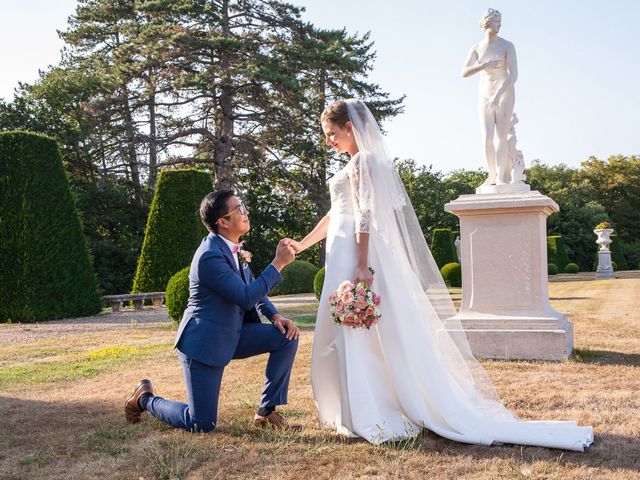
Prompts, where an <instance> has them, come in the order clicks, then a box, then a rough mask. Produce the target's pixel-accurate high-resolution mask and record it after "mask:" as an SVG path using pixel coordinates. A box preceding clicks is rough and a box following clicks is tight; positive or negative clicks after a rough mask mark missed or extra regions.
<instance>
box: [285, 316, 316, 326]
mask: <svg viewBox="0 0 640 480" xmlns="http://www.w3.org/2000/svg"><path fill="white" fill-rule="evenodd" d="M287 318H289V319H291V320H293V321H294V322H295V324H296V325H298V326H299V327H312V326H314V325H315V324H316V314H315V312H314V313H302V314H297V315H289V316H288V317H287Z"/></svg>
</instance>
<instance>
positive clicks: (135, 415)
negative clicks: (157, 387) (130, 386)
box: [124, 379, 153, 423]
mask: <svg viewBox="0 0 640 480" xmlns="http://www.w3.org/2000/svg"><path fill="white" fill-rule="evenodd" d="M143 393H150V394H151V395H153V386H152V385H151V380H147V379H144V380H140V383H138V385H136V388H135V390H134V391H133V393H132V394H131V396H130V397H129V398H127V401H126V402H124V417H125V418H126V419H127V422H129V423H138V422H139V421H140V415H141V414H142V412H144V410H143V409H142V408H140V405H138V400H140V397H141V396H142V394H143Z"/></svg>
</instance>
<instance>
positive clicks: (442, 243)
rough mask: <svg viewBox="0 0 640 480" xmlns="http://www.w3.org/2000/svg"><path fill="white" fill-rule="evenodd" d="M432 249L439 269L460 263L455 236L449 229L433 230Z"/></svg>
mask: <svg viewBox="0 0 640 480" xmlns="http://www.w3.org/2000/svg"><path fill="white" fill-rule="evenodd" d="M430 248H431V253H432V255H433V258H434V260H435V261H436V264H437V265H438V268H442V267H444V266H445V265H446V264H447V263H454V262H457V261H458V254H457V253H456V246H455V245H454V243H453V235H452V234H451V230H450V229H448V228H436V229H434V230H433V236H432V237H431V247H430Z"/></svg>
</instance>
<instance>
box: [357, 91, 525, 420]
mask: <svg viewBox="0 0 640 480" xmlns="http://www.w3.org/2000/svg"><path fill="white" fill-rule="evenodd" d="M346 104H347V108H348V113H349V120H350V121H351V124H352V127H353V132H354V136H355V139H356V142H357V145H358V149H359V153H360V155H363V156H364V157H365V161H362V162H361V164H362V165H366V167H365V168H366V170H367V171H366V172H364V175H365V176H366V177H367V180H366V182H360V185H361V187H362V186H363V185H364V186H365V187H366V188H367V190H369V192H370V193H368V194H367V195H365V194H364V192H363V194H361V195H360V197H361V198H367V199H368V200H367V202H368V203H369V204H370V205H367V209H370V210H371V212H372V213H373V215H371V222H372V226H373V228H374V229H375V234H376V235H379V236H380V237H381V238H382V240H383V241H384V243H385V247H386V248H388V249H389V250H388V251H391V252H394V255H403V256H405V257H406V261H407V262H408V263H409V264H410V265H411V269H412V270H413V273H414V274H415V276H416V277H417V278H418V279H419V282H420V283H421V284H422V289H415V291H417V292H418V294H417V295H418V296H419V295H421V294H422V292H424V295H426V299H427V300H428V302H429V303H430V305H431V307H432V308H433V310H434V311H435V312H436V315H427V314H425V315H424V321H425V322H427V321H428V322H433V323H435V325H431V329H432V330H435V331H437V332H438V334H437V336H436V339H435V343H436V345H433V347H434V348H435V349H436V350H437V353H438V355H439V358H440V361H441V365H444V366H445V368H446V369H447V373H448V377H449V379H450V381H452V382H453V383H455V385H453V389H454V390H455V391H457V392H458V393H461V394H463V395H464V396H465V397H466V399H467V400H468V401H469V402H471V403H473V404H474V405H475V406H476V407H477V408H478V409H479V410H481V411H483V413H487V414H490V415H491V416H492V418H493V419H495V420H497V419H504V420H513V419H514V418H515V417H514V415H513V414H512V413H511V412H510V411H509V410H507V409H506V408H505V407H504V406H503V405H502V403H501V402H500V399H499V397H498V395H497V393H496V391H495V388H494V387H493V384H492V382H491V381H490V379H489V377H488V376H487V374H486V372H485V370H484V368H483V367H482V366H481V365H480V363H479V362H478V361H477V360H476V358H475V357H474V356H473V353H472V352H471V348H470V346H469V342H468V340H467V338H466V336H465V335H464V334H463V333H462V332H463V329H462V326H461V325H460V324H459V322H457V324H456V320H455V318H454V316H455V314H456V310H455V307H454V305H453V302H452V300H451V297H450V296H449V292H448V290H447V287H446V285H445V283H444V280H443V279H442V276H441V274H440V270H439V269H438V266H437V265H436V262H435V260H434V259H433V256H432V255H431V252H430V250H429V248H428V246H427V243H426V241H425V238H424V234H423V232H422V229H421V228H420V224H419V222H418V218H417V217H416V213H415V211H414V209H413V206H412V204H411V201H410V199H409V196H408V195H407V192H406V190H405V188H404V185H403V183H402V181H401V179H400V176H399V175H398V172H397V169H396V167H395V165H394V163H393V159H392V157H391V155H390V154H389V152H388V150H387V147H386V142H385V140H384V137H383V135H382V132H381V131H380V127H379V126H378V123H377V122H376V120H375V118H374V117H373V115H372V114H371V112H370V111H369V109H368V108H367V106H366V105H365V104H364V103H363V102H362V101H360V100H357V99H349V100H346ZM367 184H369V185H367ZM377 274H380V275H384V272H377ZM383 301H384V299H383ZM407 301H413V302H416V305H417V306H421V305H425V298H408V299H407ZM445 320H446V321H447V326H448V328H447V329H445V328H444V322H445ZM451 331H457V332H459V333H458V334H456V335H453V334H450V333H449V332H451ZM428 347H429V346H427V345H425V348H428Z"/></svg>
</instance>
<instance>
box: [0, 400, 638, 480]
mask: <svg viewBox="0 0 640 480" xmlns="http://www.w3.org/2000/svg"><path fill="white" fill-rule="evenodd" d="M145 417H146V418H145V419H144V420H143V421H142V422H141V423H139V424H137V425H128V424H126V423H125V422H124V419H123V418H122V411H121V408H117V409H115V408H114V406H113V405H112V404H111V403H107V402H104V403H102V402H83V401H77V400H71V401H69V402H68V403H60V402H45V401H34V400H24V399H21V398H14V397H1V396H0V432H3V435H2V436H0V451H1V452H2V454H1V455H0V461H1V462H2V463H4V462H7V461H11V462H13V467H12V468H13V469H14V470H15V471H20V472H21V475H26V476H29V474H30V473H33V472H35V471H36V470H38V469H43V468H53V469H54V470H61V469H64V468H69V469H76V470H77V468H78V466H79V464H81V463H82V462H84V461H86V456H85V455H93V456H95V455H101V456H104V457H105V458H116V459H120V460H121V461H122V465H123V466H124V467H125V469H129V468H130V469H131V470H132V471H136V472H138V471H139V470H140V469H142V471H147V472H149V471H153V472H154V474H156V475H159V474H160V473H161V472H178V471H181V472H182V473H183V474H184V473H185V472H187V471H190V470H191V469H193V468H197V466H198V465H201V464H202V463H204V462H208V461H213V460H212V459H211V458H204V457H202V452H200V445H204V444H202V443H201V442H202V441H205V442H207V440H206V438H208V437H209V436H212V437H213V438H214V439H215V438H216V437H218V438H219V439H220V440H221V441H222V442H224V443H227V442H228V440H225V437H227V438H228V437H233V438H235V439H237V440H238V441H239V442H245V441H246V442H249V444H255V445H256V447H257V448H258V449H259V450H260V451H263V450H264V451H265V452H272V451H279V450H278V448H279V447H287V446H289V447H291V448H292V449H293V450H290V451H298V452H299V454H300V456H301V458H302V456H305V455H313V454H316V453H317V454H320V453H321V454H322V455H329V454H331V452H342V451H343V450H344V449H349V448H354V449H360V448H362V447H365V448H371V449H379V450H376V451H379V452H380V455H384V454H385V452H386V453H393V452H412V454H418V455H420V454H425V455H429V454H433V453H437V454H441V455H443V460H446V461H451V462H455V461H456V457H458V458H473V459H477V460H499V459H504V460H508V461H513V460H517V461H518V462H523V463H533V462H538V461H548V462H552V463H554V464H558V465H559V466H563V467H569V468H570V467H592V468H608V469H613V470H615V469H626V470H631V471H636V472H640V462H639V461H638V460H637V458H636V455H635V452H638V451H640V438H638V437H635V436H627V435H617V434H607V433H606V432H605V433H599V432H596V439H595V443H594V444H593V445H592V446H591V447H590V448H588V449H587V450H586V451H585V452H583V453H581V452H568V451H563V450H556V449H549V448H542V447H530V446H527V447H524V446H519V445H501V446H492V447H486V446H480V445H467V444H462V443H457V442H454V441H451V440H448V439H446V438H443V437H440V436H439V435H437V434H435V433H433V432H430V431H428V430H426V429H425V430H423V432H422V433H421V434H420V435H418V436H417V437H415V438H413V439H408V440H404V441H396V442H389V443H385V444H383V445H380V446H378V447H375V446H369V445H368V444H367V443H366V442H365V441H364V440H362V439H359V438H358V439H348V438H346V437H344V436H340V435H337V434H335V433H333V431H331V430H320V429H318V428H308V429H305V430H302V431H300V432H294V431H279V430H274V429H270V428H266V429H261V428H257V427H255V426H253V423H252V422H251V421H250V420H249V419H236V420H233V421H231V423H230V424H222V425H220V426H219V428H217V429H216V430H215V431H214V432H212V433H209V434H196V435H193V436H191V434H188V433H186V432H180V431H176V430H172V429H170V428H168V427H167V426H166V425H163V424H161V423H160V422H158V421H155V420H151V419H150V418H149V416H148V415H147V416H145ZM602 428H606V426H604V427H602ZM189 438H192V439H193V441H190V440H189ZM197 442H200V443H197ZM274 449H275V450H274ZM297 449H299V450H297ZM357 451H358V450H354V454H357V453H356V452H357ZM201 457H202V458H201ZM207 457H210V452H208V451H207ZM336 458H338V457H336ZM61 459H62V460H61ZM273 460H274V457H273V456H272V455H271V454H270V453H265V461H269V462H271V461H273ZM141 462H142V463H141ZM136 465H140V466H139V467H136ZM5 466H6V465H5ZM159 476H162V475H159ZM165 478H171V477H170V476H169V477H165Z"/></svg>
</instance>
